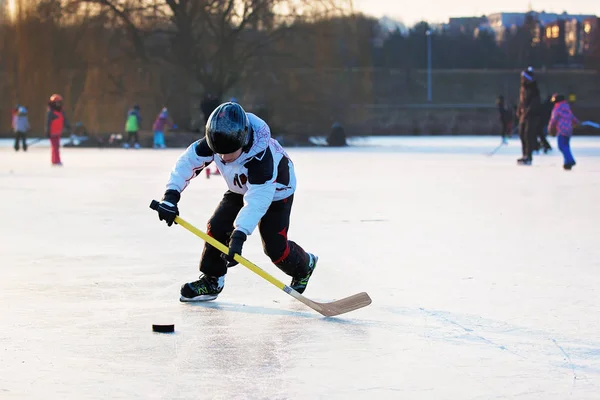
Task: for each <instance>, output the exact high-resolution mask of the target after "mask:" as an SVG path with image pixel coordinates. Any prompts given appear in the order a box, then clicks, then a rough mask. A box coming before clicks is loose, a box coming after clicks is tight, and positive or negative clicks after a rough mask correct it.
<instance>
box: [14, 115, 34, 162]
mask: <svg viewBox="0 0 600 400" xmlns="http://www.w3.org/2000/svg"><path fill="white" fill-rule="evenodd" d="M13 129H14V131H15V151H19V147H20V146H19V142H21V144H22V145H23V151H27V133H29V129H30V126H29V117H28V116H27V109H26V108H25V107H23V106H19V108H18V109H17V113H16V114H15V115H14V117H13Z"/></svg>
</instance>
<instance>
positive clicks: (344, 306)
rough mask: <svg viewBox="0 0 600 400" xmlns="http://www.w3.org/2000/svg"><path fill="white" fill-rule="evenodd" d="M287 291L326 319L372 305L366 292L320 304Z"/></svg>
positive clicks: (292, 291)
mask: <svg viewBox="0 0 600 400" xmlns="http://www.w3.org/2000/svg"><path fill="white" fill-rule="evenodd" d="M286 288H287V289H289V290H290V291H289V292H288V291H287V290H285V289H284V292H286V293H288V294H289V295H291V296H292V297H294V298H295V299H297V300H299V301H301V302H302V303H304V304H306V305H307V306H309V307H310V308H312V309H313V310H315V311H316V312H318V313H319V314H321V315H324V316H326V317H335V316H336V315H340V314H345V313H348V312H350V311H354V310H358V309H359V308H363V307H366V306H368V305H369V304H371V302H372V301H371V298H370V297H369V295H368V294H367V293H365V292H362V293H357V294H354V295H352V296H348V297H345V298H343V299H339V300H335V301H331V302H329V303H319V302H316V301H313V300H311V299H309V298H307V297H304V296H303V295H301V294H300V293H298V292H296V291H295V290H294V289H292V288H290V287H288V286H286Z"/></svg>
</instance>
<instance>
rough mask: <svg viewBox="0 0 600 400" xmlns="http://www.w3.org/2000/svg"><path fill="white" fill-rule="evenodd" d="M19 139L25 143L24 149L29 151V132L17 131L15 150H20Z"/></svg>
mask: <svg viewBox="0 0 600 400" xmlns="http://www.w3.org/2000/svg"><path fill="white" fill-rule="evenodd" d="M19 140H20V141H21V143H23V151H27V134H26V133H25V132H15V150H16V151H19Z"/></svg>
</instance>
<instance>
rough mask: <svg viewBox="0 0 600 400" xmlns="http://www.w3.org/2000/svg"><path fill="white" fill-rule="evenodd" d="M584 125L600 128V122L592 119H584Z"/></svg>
mask: <svg viewBox="0 0 600 400" xmlns="http://www.w3.org/2000/svg"><path fill="white" fill-rule="evenodd" d="M581 125H582V126H591V127H592V128H596V129H600V124H599V123H597V122H592V121H583V122H582V123H581Z"/></svg>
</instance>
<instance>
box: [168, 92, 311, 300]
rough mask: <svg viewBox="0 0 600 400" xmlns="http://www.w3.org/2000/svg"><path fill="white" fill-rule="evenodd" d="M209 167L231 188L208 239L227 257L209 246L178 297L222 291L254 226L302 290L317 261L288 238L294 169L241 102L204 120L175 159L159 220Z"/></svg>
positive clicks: (273, 258) (171, 213) (266, 247)
mask: <svg viewBox="0 0 600 400" xmlns="http://www.w3.org/2000/svg"><path fill="white" fill-rule="evenodd" d="M212 162H214V163H215V166H216V168H217V169H218V170H219V172H220V173H221V176H222V177H223V178H224V179H225V181H226V182H227V186H228V188H229V190H228V191H227V192H225V195H224V196H223V199H222V200H221V202H220V204H219V205H218V206H217V209H216V210H215V212H214V214H213V215H212V217H211V218H210V220H209V222H208V228H207V231H208V234H209V235H210V236H212V237H214V238H215V239H217V240H218V241H220V242H222V243H226V244H228V246H229V254H221V253H220V252H219V250H217V249H216V248H214V247H213V246H211V245H210V244H208V243H207V244H206V245H205V246H204V251H203V253H202V257H201V260H200V272H201V273H202V275H201V276H200V279H199V280H197V281H194V282H189V283H185V284H184V285H183V286H182V287H181V297H180V300H181V301H183V302H186V301H207V300H214V299H216V298H217V296H218V295H219V293H221V291H222V290H223V286H224V282H225V274H226V273H227V268H229V267H232V266H234V265H236V264H237V261H235V260H234V259H233V257H234V255H235V254H241V253H242V246H243V244H244V242H245V241H246V238H247V236H248V235H250V234H252V232H253V231H254V229H255V228H256V227H257V226H258V228H259V231H260V235H261V238H262V241H263V249H264V252H265V254H267V255H268V256H269V258H270V259H271V261H272V262H273V264H275V265H276V266H277V267H278V268H279V269H280V270H281V271H283V272H284V273H285V274H287V275H289V276H291V277H292V282H291V284H290V287H291V288H293V289H294V290H296V291H297V292H299V293H302V292H304V290H305V289H306V286H307V284H308V280H309V279H310V277H311V275H312V273H313V271H314V269H315V267H316V264H317V260H318V258H317V257H316V256H315V255H313V254H310V253H307V252H306V251H304V249H303V248H302V247H300V246H299V245H298V244H296V243H295V242H293V241H291V240H288V237H287V232H288V228H289V224H290V213H291V210H292V203H293V200H294V192H295V190H296V175H295V173H294V164H293V163H292V161H291V160H290V158H289V156H288V155H287V153H286V152H285V150H284V149H283V148H282V147H281V145H280V144H279V143H278V142H277V141H276V140H275V139H273V138H272V137H271V132H270V129H269V126H268V125H267V123H266V122H265V121H263V120H262V119H260V118H259V117H257V116H256V115H254V114H252V113H246V112H245V111H244V109H243V108H242V106H241V105H239V104H238V103H232V102H228V103H223V104H221V105H220V106H218V107H217V108H216V109H215V110H214V111H213V112H212V113H211V114H210V116H209V118H208V121H207V123H206V136H205V137H204V138H202V139H200V140H198V141H196V142H194V143H193V144H192V145H190V146H189V147H188V148H187V150H186V151H185V152H184V153H183V154H182V155H181V156H180V157H179V159H178V160H177V162H176V164H175V167H174V168H173V170H172V172H171V175H170V178H169V181H168V182H167V185H166V191H165V193H164V196H163V198H162V201H161V202H160V205H159V207H158V216H159V219H160V220H161V221H162V220H164V221H166V223H167V225H169V226H171V225H172V224H173V222H174V220H175V216H176V215H178V214H179V210H178V207H177V203H178V202H179V199H180V196H181V192H183V190H184V189H185V188H186V187H187V185H188V184H189V183H190V180H191V179H193V178H194V177H196V176H198V175H199V174H200V173H201V172H202V170H203V169H204V168H206V167H207V166H208V165H209V164H210V163H212Z"/></svg>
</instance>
